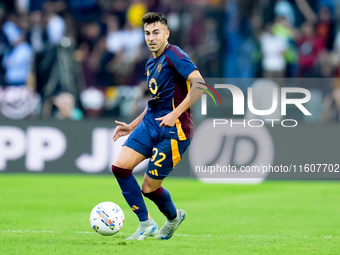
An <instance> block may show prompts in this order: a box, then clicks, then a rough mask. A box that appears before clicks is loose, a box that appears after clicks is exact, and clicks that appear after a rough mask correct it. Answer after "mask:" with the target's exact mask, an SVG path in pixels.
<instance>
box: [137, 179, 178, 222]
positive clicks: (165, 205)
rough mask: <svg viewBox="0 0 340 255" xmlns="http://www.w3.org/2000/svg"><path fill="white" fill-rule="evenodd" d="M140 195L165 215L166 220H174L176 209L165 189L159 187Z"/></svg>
mask: <svg viewBox="0 0 340 255" xmlns="http://www.w3.org/2000/svg"><path fill="white" fill-rule="evenodd" d="M142 193H143V195H144V196H145V197H147V198H149V199H150V200H151V201H153V202H154V203H155V204H156V205H157V206H158V209H159V210H160V211H161V212H162V213H163V214H164V215H165V217H167V219H168V220H173V219H175V218H176V216H177V209H176V206H175V204H174V202H173V201H172V199H171V195H170V192H169V191H168V190H167V189H165V188H163V187H162V186H161V187H159V188H158V189H156V190H155V191H153V192H150V193H144V192H142Z"/></svg>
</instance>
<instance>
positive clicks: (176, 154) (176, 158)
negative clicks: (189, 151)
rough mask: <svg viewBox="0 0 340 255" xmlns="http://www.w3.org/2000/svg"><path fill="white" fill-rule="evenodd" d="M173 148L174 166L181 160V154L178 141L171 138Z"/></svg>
mask: <svg viewBox="0 0 340 255" xmlns="http://www.w3.org/2000/svg"><path fill="white" fill-rule="evenodd" d="M171 150H172V163H173V167H175V166H176V165H177V163H178V162H180V161H181V154H180V153H179V149H178V141H177V140H175V139H171Z"/></svg>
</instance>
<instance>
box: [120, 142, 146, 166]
mask: <svg viewBox="0 0 340 255" xmlns="http://www.w3.org/2000/svg"><path fill="white" fill-rule="evenodd" d="M145 158H146V157H145V156H144V155H143V154H141V153H139V152H137V151H135V150H133V149H131V148H130V147H127V146H123V147H122V150H121V152H120V153H119V155H118V157H117V159H116V161H115V163H114V165H115V166H117V167H120V168H123V169H131V170H133V169H134V168H135V167H136V166H137V165H138V164H139V163H140V162H142V161H143V160H144V159H145Z"/></svg>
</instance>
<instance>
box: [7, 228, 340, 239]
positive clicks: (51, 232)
mask: <svg viewBox="0 0 340 255" xmlns="http://www.w3.org/2000/svg"><path fill="white" fill-rule="evenodd" d="M1 232H2V233H46V234H58V233H63V232H62V231H52V230H10V229H7V230H2V231H1ZM75 233H76V234H86V235H87V234H90V235H92V234H95V232H94V231H75ZM120 234H126V235H129V234H132V233H126V232H120ZM174 235H175V236H183V237H214V238H230V237H232V235H230V236H223V235H211V234H208V235H189V234H174ZM237 237H238V238H247V237H264V238H266V237H270V238H287V237H288V238H289V237H291V238H299V237H300V238H325V239H332V238H340V236H331V235H330V236H323V237H322V236H307V235H304V236H296V235H294V236H263V235H239V236H237Z"/></svg>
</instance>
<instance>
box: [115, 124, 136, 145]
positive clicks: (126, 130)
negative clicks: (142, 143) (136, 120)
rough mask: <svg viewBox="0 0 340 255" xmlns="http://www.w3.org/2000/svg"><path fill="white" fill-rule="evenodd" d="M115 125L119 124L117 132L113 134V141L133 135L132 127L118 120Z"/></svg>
mask: <svg viewBox="0 0 340 255" xmlns="http://www.w3.org/2000/svg"><path fill="white" fill-rule="evenodd" d="M115 123H116V124H118V126H117V127H116V128H115V131H114V132H113V141H117V140H118V138H119V137H121V136H125V135H128V134H130V133H131V131H132V130H131V127H130V125H128V124H126V123H125V122H121V121H117V120H115Z"/></svg>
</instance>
